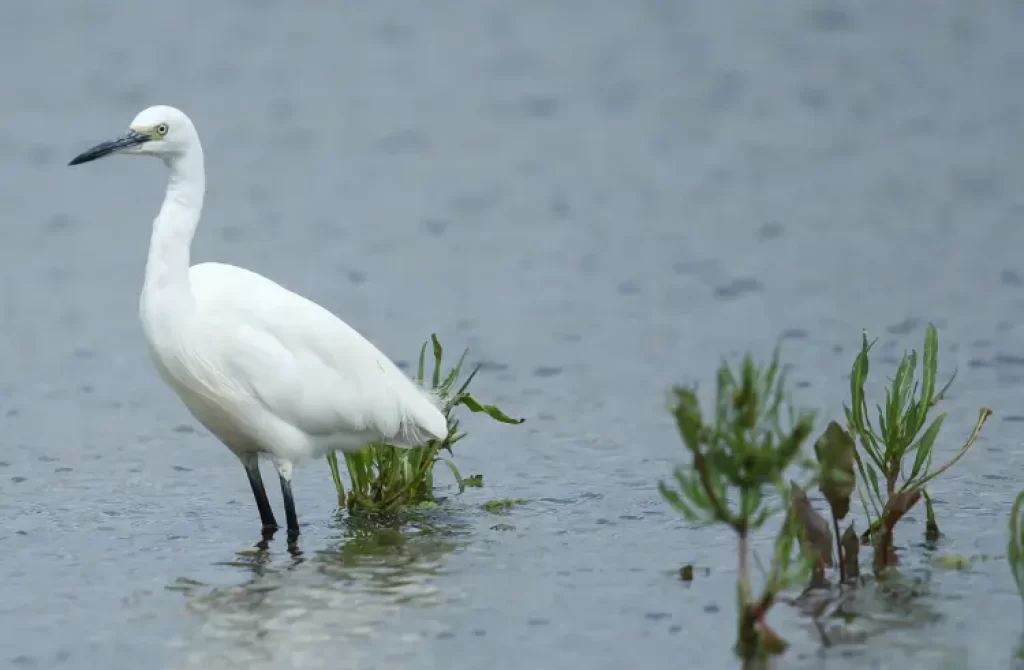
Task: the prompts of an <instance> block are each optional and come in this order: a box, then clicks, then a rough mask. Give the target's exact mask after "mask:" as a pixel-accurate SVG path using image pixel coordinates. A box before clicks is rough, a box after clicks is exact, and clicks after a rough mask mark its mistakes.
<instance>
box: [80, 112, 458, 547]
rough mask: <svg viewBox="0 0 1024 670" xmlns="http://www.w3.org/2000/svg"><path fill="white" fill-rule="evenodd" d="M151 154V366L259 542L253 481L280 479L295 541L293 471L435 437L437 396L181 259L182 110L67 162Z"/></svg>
mask: <svg viewBox="0 0 1024 670" xmlns="http://www.w3.org/2000/svg"><path fill="white" fill-rule="evenodd" d="M116 153H123V154H135V155H142V156H156V157H158V158H160V159H162V160H163V162H164V164H165V165H166V166H167V168H168V170H169V171H170V177H169V180H168V184H167V193H166V195H165V196H164V201H163V205H162V206H161V207H160V213H159V214H158V215H157V217H156V219H155V220H154V221H153V232H152V237H151V238H150V244H149V257H148V259H147V261H146V272H145V281H144V283H143V285H142V293H141V295H140V297H139V317H140V319H141V321H142V330H143V332H144V334H145V338H146V342H147V344H148V346H149V352H150V355H151V357H152V360H153V363H154V365H155V366H156V369H157V371H158V373H159V375H160V377H161V379H163V381H164V382H165V383H166V384H167V385H168V386H170V387H171V388H172V389H173V390H174V391H175V392H176V393H177V394H178V397H179V398H181V400H182V402H183V403H184V404H185V406H186V407H187V408H188V409H189V411H190V412H191V413H192V415H193V416H194V417H195V418H196V420H197V421H199V422H200V423H201V424H202V425H203V426H204V427H205V428H206V429H207V430H209V431H210V432H211V433H213V435H215V436H216V437H217V438H218V439H219V440H220V441H221V442H223V443H224V444H225V446H227V448H228V449H230V450H231V452H232V453H234V454H235V456H237V457H238V459H239V460H240V461H241V462H242V465H243V466H244V467H245V472H246V474H247V475H248V477H249V484H250V485H251V486H252V492H253V496H254V497H255V498H256V506H257V508H258V509H259V513H260V519H261V521H262V523H263V528H264V531H265V532H273V531H274V530H276V529H277V528H278V525H277V522H276V520H275V519H274V513H273V511H272V509H271V507H270V502H269V501H268V499H267V493H266V490H265V489H264V487H263V479H262V477H261V476H260V469H259V458H260V455H261V454H264V455H267V456H269V457H270V458H271V459H272V460H273V462H274V466H275V467H276V468H277V472H278V475H279V477H280V480H281V493H282V496H283V498H284V505H285V514H286V516H287V521H288V535H289V537H293V538H294V537H297V536H298V534H299V522H298V517H297V515H296V513H295V500H294V498H293V497H292V488H291V480H292V468H293V466H295V465H297V464H300V463H302V462H305V461H307V460H309V459H311V458H315V457H320V456H324V455H326V454H327V453H328V452H330V451H333V450H339V449H340V450H342V451H358V450H359V449H361V448H363V447H365V446H367V445H368V444H371V443H373V442H387V443H389V444H393V445H396V446H399V447H414V446H418V445H421V444H423V443H425V442H427V441H429V440H431V439H438V440H441V439H444V438H445V437H447V435H448V424H447V421H446V419H445V417H444V415H443V414H442V413H441V411H440V409H439V405H440V399H439V398H438V397H436V395H435V394H433V393H431V392H429V391H427V390H425V389H423V388H421V387H420V386H419V385H417V384H416V383H415V382H413V381H412V379H410V378H409V377H407V376H406V375H405V374H404V373H403V372H402V371H401V370H399V369H398V367H397V366H396V365H395V364H394V363H393V362H391V360H389V359H388V358H387V356H385V355H384V354H383V353H381V352H380V350H378V349H377V347H375V346H374V345H373V344H371V343H370V342H369V341H368V340H366V339H365V338H364V337H363V336H362V335H360V334H359V333H358V332H356V331H355V330H354V329H353V328H352V327H350V326H349V325H348V324H346V323H345V322H344V321H342V320H341V319H339V318H338V317H336V316H335V315H334V314H332V313H331V312H329V311H328V310H326V309H324V308H323V307H321V306H320V305H317V304H316V303H314V302H311V301H309V300H307V299H306V298H303V297H302V296H300V295H297V294H295V293H292V292H291V291H289V290H288V289H286V288H284V287H282V286H280V285H279V284H276V283H275V282H273V281H271V280H269V279H267V278H266V277H263V276H261V275H258V274H256V273H254V272H250V271H249V270H245V269H243V268H239V267H235V266H232V265H226V264H223V263H199V264H197V265H191V264H190V261H189V253H190V251H189V250H190V247H191V245H192V238H193V236H194V235H195V231H196V226H197V225H198V223H199V216H200V213H201V211H202V207H203V197H204V195H205V193H206V175H205V166H204V162H203V148H202V145H201V144H200V142H199V135H198V134H197V133H196V129H195V126H194V125H192V121H191V120H190V119H189V118H188V116H186V115H185V113H184V112H182V111H180V110H178V109H175V108H173V107H167V106H163V105H157V106H154V107H150V108H148V109H145V110H143V111H142V112H140V113H139V114H138V116H136V117H135V119H134V120H133V121H132V122H131V125H130V126H129V129H128V132H127V133H125V134H124V135H122V136H121V137H118V138H117V139H115V140H111V141H108V142H103V143H101V144H98V145H96V146H95V147H93V148H92V149H89V150H88V151H85V152H83V153H81V154H79V155H78V156H76V157H75V158H74V159H72V160H71V162H70V163H69V165H79V164H82V163H88V162H89V161H94V160H96V159H98V158H102V157H104V156H109V155H111V154H116Z"/></svg>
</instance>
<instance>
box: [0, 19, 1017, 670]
mask: <svg viewBox="0 0 1024 670" xmlns="http://www.w3.org/2000/svg"><path fill="white" fill-rule="evenodd" d="M1022 28H1024V5H1021V3H1018V2H1009V1H1005V2H990V3H983V4H982V5H981V6H968V5H967V4H965V3H960V2H952V1H936V0H913V1H909V2H902V3H891V2H883V1H882V0H868V1H865V2H857V3H853V2H828V3H817V2H810V1H797V0H786V1H781V0H780V1H776V2H773V3H763V4H761V5H758V6H757V7H753V6H752V5H747V4H743V5H742V6H741V5H740V4H735V5H731V4H730V3H698V2H682V1H668V0H664V1H660V2H657V1H653V0H651V1H639V0H638V1H636V2H628V3H627V2H621V1H612V0H605V1H599V0H592V1H588V2H582V3H565V2H554V1H550V2H544V1H540V0H536V1H533V0H531V1H528V2H516V3H512V2H501V1H499V0H473V1H472V2H470V1H468V0H465V1H462V0H446V1H445V2H440V3H431V4H430V6H429V7H428V6H427V5H425V4H416V3H399V2H394V3H387V2H376V3H337V2H329V1H328V0H311V1H309V2H304V3H285V2H274V1H273V0H263V1H261V2H241V1H235V2H223V3H206V2H199V1H198V0H188V1H185V2H179V3H175V4H174V5H164V6H161V7H160V8H148V9H142V10H138V9H134V10H127V11H126V7H125V6H124V5H123V4H120V3H116V2H113V1H112V0H95V1H92V2H85V3H76V4H74V5H73V6H66V5H64V4H59V3H54V2H46V1H43V2H36V3H22V4H19V5H16V6H15V5H12V6H11V7H9V8H7V9H5V10H4V11H3V20H0V74H2V76H0V80H2V81H3V82H4V87H5V91H4V95H3V96H2V97H0V176H2V178H0V226H2V230H3V244H0V261H2V262H0V286H2V287H3V288H2V289H0V313H2V314H3V327H2V328H0V371H2V375H0V416H2V421H3V431H2V433H0V434H2V436H3V439H2V446H0V511H2V513H3V518H4V519H5V521H4V523H3V524H0V542H2V543H3V547H4V548H5V551H3V552H2V553H0V582H2V583H3V584H4V590H3V598H0V649H2V652H0V663H2V664H4V665H5V666H7V667H27V668H32V667H38V668H50V667H68V668H138V667H164V668H176V669H177V668H182V669H184V668H207V667H217V668H264V667H266V668H271V667H273V668H283V667H294V668H335V669H338V668H408V667H415V668H421V669H424V670H427V669H429V668H434V667H438V668H442V667H443V668H446V669H450V670H459V669H462V668H465V669H474V670H475V669H478V668H494V669H499V668H523V667H540V668H568V669H577V668H579V669H582V668H587V669H588V670H595V669H598V668H622V667H664V666H667V665H676V664H678V662H679V659H681V658H682V659H686V661H687V663H688V664H692V665H693V666H694V667H706V668H720V667H721V668H726V667H735V665H736V664H735V661H734V659H733V658H732V657H731V655H730V654H731V652H730V646H731V643H732V627H733V623H734V613H733V594H734V590H733V584H734V580H735V569H734V567H733V566H734V555H733V542H732V538H731V537H729V536H728V535H727V534H725V533H723V532H722V531H720V530H718V529H695V528H691V527H688V525H687V524H685V523H683V522H682V521H681V520H680V519H679V518H678V517H676V516H675V515H674V514H673V513H672V512H671V510H669V509H668V508H667V506H666V505H664V504H663V503H662V501H661V500H660V499H659V496H658V494H657V491H656V482H657V480H658V479H659V478H662V477H666V476H668V475H669V473H670V470H671V467H672V465H673V464H675V463H676V462H678V461H679V460H681V459H682V458H683V456H684V454H683V451H682V448H681V446H680V444H679V441H678V439H677V437H676V436H675V434H674V429H673V426H672V423H671V421H670V417H669V416H668V415H667V413H666V412H665V410H664V403H665V396H664V393H665V390H666V389H667V388H668V386H669V385H670V384H672V383H674V382H677V381H686V380H691V381H692V380H702V381H703V382H704V383H705V385H707V384H710V381H711V379H712V376H711V375H712V373H713V372H714V368H715V366H716V364H717V361H718V358H719V356H723V355H730V354H733V353H738V352H742V351H744V350H748V349H749V350H752V351H754V352H755V353H757V354H758V355H761V356H763V355H767V354H768V353H769V352H770V351H771V348H772V346H773V345H774V343H775V340H776V338H777V337H778V336H780V335H782V334H785V335H786V345H785V349H784V355H785V358H786V360H787V362H789V363H791V364H792V365H793V377H794V380H795V381H796V382H798V383H799V386H798V388H797V393H798V398H799V400H800V401H801V402H804V403H806V404H808V405H810V406H812V407H814V408H817V409H820V410H821V411H822V412H823V413H824V414H825V415H827V416H833V417H837V416H839V413H840V411H841V403H842V401H843V398H844V394H845V393H846V384H847V381H846V378H845V374H846V372H847V370H848V367H849V365H850V363H851V362H852V358H853V355H854V350H855V348H856V347H857V345H858V343H859V337H860V331H861V329H862V328H866V329H867V330H868V331H869V332H870V333H871V334H872V335H873V336H878V337H880V338H881V340H880V343H879V345H878V349H877V351H878V353H877V354H876V357H877V358H876V360H877V363H876V366H875V367H874V368H873V370H875V371H877V373H878V377H876V379H881V378H882V376H883V375H884V374H885V373H886V372H887V370H891V366H892V364H893V363H894V362H895V360H896V358H897V357H898V355H899V353H900V351H901V350H903V349H904V348H909V347H913V346H920V343H921V341H922V339H923V332H924V327H925V324H926V323H927V322H928V321H929V320H931V321H933V322H934V323H935V324H936V325H937V326H938V327H939V333H940V341H941V346H942V351H941V368H942V371H943V373H944V374H948V373H950V372H951V371H952V370H953V369H954V368H957V369H958V370H959V376H958V379H957V382H956V384H955V385H954V387H953V391H952V393H951V395H950V396H949V398H948V401H947V402H946V409H947V411H948V412H949V418H948V420H947V422H946V425H945V429H944V438H943V442H942V445H941V451H942V453H945V454H950V453H952V452H953V450H954V449H955V448H956V447H958V446H959V444H960V443H959V442H958V440H960V439H961V437H962V436H963V437H965V436H966V435H967V433H968V432H969V430H970V428H971V426H972V425H973V421H974V418H975V416H976V413H977V410H978V408H979V407H980V406H981V405H983V404H984V405H988V406H990V407H992V408H993V410H994V411H995V413H996V414H995V417H994V419H993V420H992V421H991V422H990V424H989V425H988V426H987V427H986V429H985V431H984V434H983V437H982V438H981V440H980V441H979V442H978V444H977V446H976V447H975V449H974V451H973V452H972V453H971V454H970V455H969V456H968V457H967V458H965V459H964V461H962V463H961V465H959V466H958V467H957V468H956V469H955V470H954V471H952V472H951V473H950V474H949V476H948V477H944V478H942V479H940V480H938V481H937V482H936V483H935V486H934V487H933V490H932V493H933V496H934V497H935V498H936V502H937V507H938V513H939V515H940V522H941V523H942V529H943V531H944V533H945V536H944V538H943V539H942V541H941V542H940V543H939V546H938V547H937V548H933V549H931V550H928V549H925V548H923V547H921V546H918V545H920V537H921V532H920V531H921V529H922V525H923V522H922V519H921V518H920V515H919V514H915V515H914V516H913V518H912V519H911V520H910V521H908V522H907V524H906V527H905V530H904V533H903V535H902V536H901V538H900V539H901V541H902V542H903V544H904V546H906V547H907V548H908V552H910V553H911V555H912V557H913V560H911V561H910V563H909V564H908V566H907V575H908V578H914V579H917V580H918V584H917V587H916V591H917V592H918V593H919V595H918V596H916V597H915V598H912V599H909V600H907V599H903V600H901V599H900V598H899V597H895V598H890V599H888V600H886V599H885V598H884V594H878V593H873V592H869V593H866V594H865V595H864V598H865V600H866V604H864V607H865V609H867V610H869V611H872V612H874V613H875V614H874V616H873V617H867V618H865V619H863V620H861V621H859V622H858V623H857V627H856V628H857V630H859V631H861V632H865V631H866V632H865V634H870V635H873V637H871V638H870V639H871V640H872V644H871V645H868V646H865V645H857V644H853V645H837V646H835V647H832V648H830V649H828V650H822V649H821V645H820V642H819V639H818V636H817V633H816V632H815V630H814V628H813V626H812V625H811V624H810V622H809V621H808V620H807V619H806V618H803V617H801V616H800V615H799V614H798V613H797V612H796V610H794V609H792V608H787V607H784V606H780V607H779V608H778V610H777V611H776V612H774V613H773V615H772V616H773V619H774V620H775V622H776V624H777V627H778V628H779V630H780V631H781V632H782V633H783V634H784V635H786V636H787V637H788V638H789V639H790V641H791V642H792V643H793V648H792V649H791V651H790V653H789V654H788V655H787V656H786V658H785V662H784V663H783V664H782V666H783V667H807V668H816V667H829V668H861V667H877V668H891V667H900V668H905V669H906V668H929V669H931V668H936V667H950V668H952V667H956V668H964V667H970V668H996V667H1009V665H1010V663H1011V658H1012V655H1013V652H1014V649H1015V648H1016V646H1017V645H1018V643H1019V641H1020V640H1019V636H1020V633H1021V631H1022V630H1024V624H1022V621H1021V609H1020V603H1019V600H1018V598H1017V596H1016V592H1015V590H1014V587H1013V583H1012V580H1011V579H1010V576H1009V572H1008V571H1007V569H1006V566H1005V563H1003V562H1002V561H1001V560H992V561H988V562H978V563H976V564H975V565H974V567H973V568H972V569H970V570H968V571H964V572H951V571H941V570H935V569H930V568H928V567H927V566H928V565H929V563H928V560H929V559H928V553H927V552H928V551H934V552H937V553H957V554H965V555H978V554H987V555H999V554H1001V553H1002V551H1003V545H1004V542H1005V522H1006V518H1007V515H1008V513H1009V506H1010V503H1011V501H1012V499H1013V497H1014V495H1015V494H1016V492H1017V490H1018V488H1019V484H1018V483H1017V481H1016V480H1017V479H1018V477H1017V474H1016V473H1017V472H1018V471H1020V469H1021V467H1022V457H1021V456H1020V455H1019V453H1020V443H1021V438H1020V434H1021V426H1022V423H1021V422H1022V420H1024V419H1022V418H1021V417H1022V416H1024V363H1022V359H1024V351H1022V348H1021V344H1020V342H1021V324H1020V321H1021V320H1020V316H1019V315H1020V314H1021V313H1022V311H1021V309H1022V297H1024V294H1022V284H1024V280H1022V279H1021V277H1022V276H1024V266H1022V263H1021V260H1020V258H1021V253H1020V250H1021V249H1024V228H1022V226H1021V224H1020V218H1021V214H1022V212H1024V199H1022V196H1021V195H1020V193H1021V189H1020V187H1019V185H1020V183H1021V181H1022V178H1024V164H1022V163H1021V161H1020V158H1019V156H1020V146H1021V140H1022V132H1021V131H1022V124H1021V121H1020V119H1021V116H1022V108H1024V107H1022V105H1024V89H1022V88H1021V87H1020V86H1019V73H1020V72H1021V71H1022V67H1024V42H1022V41H1021V40H1020V34H1021V30H1022ZM155 103H165V104H173V105H176V106H179V107H181V108H183V109H185V110H186V111H187V112H188V113H189V114H190V115H191V117H192V118H193V120H194V121H195V122H196V125H197V127H198V129H199V132H200V134H201V136H202V138H203V142H204V146H205V149H206V154H207V172H208V178H209V193H208V199H207V208H206V211H205V216H204V219H203V222H202V225H201V226H200V230H199V233H198V236H197V239H196V243H195V247H194V260H196V261H202V260H209V259H218V260H223V261H227V262H232V263H237V264H240V265H243V266H245V267H248V268H251V269H253V270H256V271H258V272H261V273H263V274H265V275H267V276H269V277H272V278H274V279H275V280H277V281H279V282H281V283H282V284H284V285H285V286H287V287H289V288H291V289H293V290H296V291H298V292H300V293H302V294H304V295H307V296H309V297H310V298H312V299H314V300H317V301H318V302H321V303H322V304H324V305H325V306H327V307H329V308H330V309H332V310H334V311H335V312H336V313H338V314H339V315H341V316H343V318H345V319H346V320H347V321H348V322H349V323H351V324H353V325H354V326H355V327H356V328H357V329H359V330H360V331H361V332H363V333H364V334H365V335H367V336H368V337H369V338H371V339H372V340H373V341H375V342H377V343H378V344H379V345H380V346H381V348H382V349H383V350H384V351H385V352H387V353H388V354H389V355H391V356H392V357H394V358H396V359H405V360H409V359H411V358H413V357H414V355H415V353H416V352H417V351H418V348H419V345H420V343H421V342H422V340H423V339H424V338H426V337H427V336H428V335H429V333H430V332H431V331H436V332H437V333H438V335H439V337H440V339H441V340H442V342H444V343H445V344H446V345H447V346H448V347H449V349H450V350H451V351H452V352H455V351H459V350H461V348H463V347H466V346H468V347H470V348H471V352H472V353H471V358H472V359H473V360H475V361H482V362H485V363H487V365H486V366H485V368H484V371H483V372H482V373H481V374H480V375H479V377H478V380H477V382H475V385H476V387H477V391H478V393H479V395H480V396H481V397H483V398H485V399H489V400H494V401H497V402H498V403H499V404H500V405H502V406H503V407H504V408H505V409H506V410H507V411H509V412H510V413H513V414H515V415H519V416H523V417H526V419H527V423H526V424H524V425H523V426H521V427H519V428H512V427H508V426H502V425H498V424H492V423H489V422H486V421H484V420H480V419H478V418H477V417H469V418H467V419H466V420H465V424H466V427H467V428H468V429H469V431H470V437H469V438H468V439H467V440H465V442H464V443H463V444H462V445H460V446H462V447H463V448H462V449H461V451H460V453H459V462H460V465H461V467H462V469H463V471H464V472H466V473H475V472H480V473H483V474H484V476H485V483H486V487H485V488H483V489H479V490H470V491H468V492H467V493H466V494H465V495H462V496H459V497H455V498H452V499H450V501H449V502H448V504H447V505H446V506H445V507H444V508H443V509H442V510H441V511H439V512H435V513H433V514H430V515H428V516H427V518H426V519H424V520H421V521H419V522H415V523H413V522H409V523H405V524H400V525H397V526H396V527H394V528H387V527H386V528H384V529H383V530H380V529H378V530H375V531H372V532H371V531H370V530H368V529H367V528H366V527H365V526H363V525H360V524H356V523H353V522H350V520H348V519H347V517H346V516H345V515H336V513H335V509H334V505H333V494H332V484H331V480H330V476H329V473H328V470H327V468H326V466H325V465H320V464H317V465H314V466H312V467H309V468H306V469H304V470H301V471H299V473H298V474H297V476H296V485H295V488H296V496H297V501H298V505H299V512H300V517H301V520H302V522H303V524H304V535H303V536H302V542H301V550H302V553H301V555H300V556H293V555H292V554H290V553H289V552H288V551H287V550H286V547H285V546H284V541H283V539H277V540H275V541H273V542H271V543H270V545H269V546H268V547H267V548H266V549H265V550H260V549H258V548H255V547H254V545H255V544H256V542H257V540H258V537H257V525H258V523H257V522H258V518H257V515H256V511H255V509H254V506H253V504H252V501H251V495H250V493H249V489H248V484H247V483H246V480H245V477H244V475H243V472H242V469H241V468H240V467H239V465H238V463H237V462H236V461H235V459H233V458H232V457H231V456H230V454H229V453H228V452H227V451H226V450H225V449H224V448H223V447H222V446H220V445H219V444H218V443H217V442H216V441H215V440H213V439H212V438H210V437H209V436H207V435H205V434H204V433H203V432H201V431H199V430H197V429H196V427H195V424H194V422H193V421H192V420H191V419H190V417H189V416H188V414H187V413H186V411H185V410H184V409H183V408H182V407H181V406H180V404H179V403H178V401H177V400H176V399H175V398H174V396H173V394H172V393H171V392H170V391H168V390H167V389H165V388H164V387H163V386H162V385H161V384H160V382H159V381H158V379H157V378H156V375H155V374H154V372H153V371H152V370H151V367H150V364H149V361H148V360H147V358H146V355H145V351H144V348H143V341H142V335H141V332H140V330H139V327H138V323H137V316H136V301H137V296H138V287H139V286H140V284H141V277H142V269H143V263H144V258H145V248H146V244H147V241H148V235H149V227H150V222H151V220H152V217H153V216H154V214H155V212H156V208H157V205H158V203H159V198H160V194H161V189H162V188H163V179H164V173H163V168H162V166H161V165H160V164H159V163H158V162H156V161H139V160H138V159H128V158H119V159H111V160H110V161H109V162H108V161H104V162H102V163H97V164H93V165H90V166H88V167H84V168H78V169H74V170H69V169H67V168H66V167H65V164H66V162H67V160H68V159H70V158H71V157H72V156H74V155H75V154H76V153H78V152H79V151H80V150H82V149H83V148H85V147H87V146H90V145H91V144H92V143H93V142H96V141H99V140H102V139H105V138H107V137H108V136H112V135H114V134H116V133H118V132H120V131H121V130H123V128H124V127H125V126H126V125H127V124H128V122H129V121H130V120H131V118H132V117H133V116H134V115H135V113H136V112H137V111H139V110H140V109H142V108H143V107H145V106H147V105H150V104H155ZM874 390H878V388H877V386H876V387H874ZM274 488H276V487H274ZM507 496H513V497H522V498H526V499H528V500H529V503H528V504H526V505H524V506H522V507H519V508H516V509H514V510H512V511H511V512H510V513H509V514H507V515H504V516H500V517H499V516H495V515H493V514H489V513H487V512H485V511H483V510H482V509H481V508H480V505H481V503H483V502H484V501H486V500H489V499H493V498H501V497H507ZM272 499H273V500H274V501H275V505H276V507H277V509H279V510H280V498H279V495H277V491H276V490H275V491H272ZM279 513H280V512H279ZM683 563H694V564H696V565H698V566H708V567H711V568H712V569H711V571H710V574H709V575H707V576H701V577H699V578H698V579H697V580H696V581H695V582H694V583H693V584H692V585H689V586H687V585H685V584H683V583H682V582H680V581H679V580H678V579H677V574H676V571H677V569H678V567H679V566H680V565H681V564H683ZM871 598H878V599H882V602H881V603H875V604H871V602H870V599H871ZM890 621H895V622H896V624H894V625H893V629H892V630H891V631H890V632H889V633H887V634H884V635H875V633H876V632H877V631H878V630H880V629H881V628H883V627H885V626H887V625H890V624H889V623H887V622H890Z"/></svg>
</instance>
